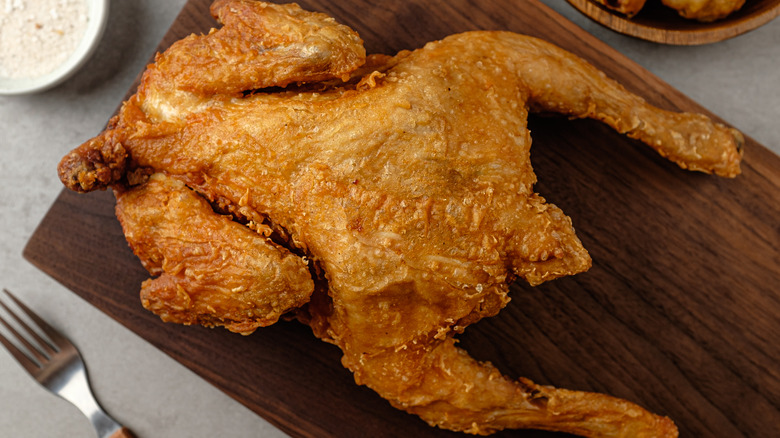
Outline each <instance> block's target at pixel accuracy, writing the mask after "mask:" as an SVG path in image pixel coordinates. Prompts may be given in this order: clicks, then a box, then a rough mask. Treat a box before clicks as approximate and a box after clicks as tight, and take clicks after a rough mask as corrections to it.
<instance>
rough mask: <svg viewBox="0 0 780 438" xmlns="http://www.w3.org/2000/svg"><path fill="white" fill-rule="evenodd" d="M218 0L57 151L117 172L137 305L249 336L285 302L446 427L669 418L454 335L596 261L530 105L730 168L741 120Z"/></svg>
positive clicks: (76, 183) (568, 66) (363, 373)
mask: <svg viewBox="0 0 780 438" xmlns="http://www.w3.org/2000/svg"><path fill="white" fill-rule="evenodd" d="M211 11H212V14H213V15H214V17H215V18H216V19H217V20H218V21H219V22H220V23H221V24H222V27H221V28H220V29H219V30H212V31H211V32H210V33H209V34H208V35H192V36H189V37H187V38H184V39H183V40H181V41H179V42H177V43H175V44H173V45H172V46H171V47H170V48H169V49H168V50H167V51H165V52H164V53H162V54H160V55H158V56H157V57H156V60H155V62H154V63H153V64H152V65H150V66H149V67H148V69H147V71H146V72H145V73H144V75H143V78H142V81H141V84H140V86H139V88H138V91H137V93H136V94H135V95H133V96H132V97H131V98H130V99H129V100H128V101H127V102H125V103H124V104H123V106H122V108H121V110H120V111H119V113H118V115H116V116H115V117H114V118H113V119H112V120H111V121H110V123H109V126H108V127H107V128H106V130H105V131H103V132H102V133H101V134H100V135H98V136H97V137H95V138H93V139H91V140H89V141H87V142H86V143H84V144H83V145H81V146H80V147H78V148H76V149H74V150H73V151H72V152H71V153H70V154H68V155H67V156H65V157H64V158H63V160H62V162H61V163H60V166H59V174H60V177H61V179H62V181H63V183H64V184H65V185H66V186H67V187H69V188H71V189H73V190H76V191H79V192H86V191H90V190H95V189H103V188H106V187H112V188H113V190H114V192H115V194H116V197H117V208H116V213H117V216H118V217H119V220H120V221H121V224H122V227H123V230H124V233H125V235H126V237H127V240H128V242H129V244H130V246H131V247H132V249H133V251H134V252H135V254H136V255H137V256H138V257H139V258H140V259H141V261H142V262H143V264H144V266H145V267H146V268H147V269H148V270H149V272H150V273H151V274H152V275H153V276H155V277H156V278H154V279H150V280H147V281H146V282H145V283H144V284H143V285H142V288H141V298H142V303H143V305H144V306H145V307H146V308H148V309H150V310H151V311H153V312H154V313H156V314H158V315H160V317H161V318H162V319H163V320H165V321H173V322H179V323H184V324H193V323H199V324H203V325H207V326H215V325H222V326H225V327H227V328H228V329H229V330H232V331H235V332H238V333H243V334H249V333H251V332H252V331H253V330H255V329H256V328H258V327H261V326H266V325H269V324H272V323H273V322H275V321H276V320H278V319H279V317H280V316H281V315H283V314H285V313H290V314H292V315H295V317H297V318H298V319H299V320H300V321H303V322H305V323H307V324H308V325H309V326H311V328H312V330H313V332H314V334H315V335H316V336H317V337H319V338H321V339H323V340H325V341H327V342H331V343H333V344H335V345H337V346H338V347H339V348H340V349H341V350H342V351H343V359H342V362H343V365H344V366H345V367H347V368H348V369H350V370H351V371H352V372H353V373H354V377H355V380H356V381H357V382H358V383H359V384H364V385H367V386H369V387H371V388H372V389H373V390H375V391H376V392H378V393H379V394H380V395H381V396H382V397H384V398H386V399H387V400H389V401H390V403H391V404H392V405H393V406H395V407H397V408H399V409H403V410H405V411H407V412H410V413H413V414H416V415H419V416H420V417H421V418H422V419H424V420H425V421H427V422H428V423H429V424H431V425H436V426H439V427H442V428H446V429H451V430H455V431H464V432H469V433H473V434H489V433H491V432H494V431H497V430H501V429H504V428H538V429H547V430H555V431H565V432H570V433H574V434H579V435H583V436H594V437H595V436H622V437H661V436H663V437H672V436H676V435H677V430H676V427H675V426H674V424H673V423H672V421H671V420H669V419H668V418H665V417H662V416H658V415H655V414H652V413H650V412H648V411H646V410H645V409H643V408H641V407H639V406H637V405H635V404H633V403H631V402H628V401H624V400H620V399H617V398H614V397H611V396H608V395H602V394H595V393H588V392H579V391H570V390H565V389H556V388H553V387H550V386H542V385H538V384H535V383H533V382H531V381H529V380H527V379H522V378H521V379H519V380H511V379H509V378H507V377H505V376H503V375H502V374H501V373H500V372H499V371H498V370H497V369H496V368H495V367H493V366H492V365H491V364H489V363H481V362H478V361H476V360H474V359H473V358H471V357H470V356H469V355H468V354H467V353H466V352H465V351H463V350H462V349H459V348H458V347H457V346H456V340H455V336H456V335H457V334H459V333H461V332H463V330H464V329H465V328H466V327H467V326H468V325H470V324H472V323H474V322H477V321H479V320H480V319H481V318H484V317H489V316H492V315H495V314H496V313H497V312H499V311H500V310H501V309H502V308H503V307H504V306H505V305H506V304H507V303H508V301H509V297H508V290H509V289H508V283H509V282H511V281H513V280H514V279H516V278H519V279H522V280H524V281H527V282H528V283H530V284H532V285H537V284H540V283H542V282H545V281H548V280H552V279H554V278H558V277H562V276H567V275H572V274H576V273H579V272H583V271H585V270H587V269H588V268H589V267H590V265H591V260H590V257H589V255H588V253H587V251H586V250H585V249H584V248H583V246H582V244H581V243H580V240H579V239H578V238H577V236H576V235H575V233H574V229H573V227H572V222H571V220H570V219H569V218H568V217H567V216H566V215H565V214H564V213H563V212H562V211H561V210H560V209H559V208H557V207H556V206H554V205H552V204H550V203H547V202H545V200H544V198H542V197H541V196H540V195H539V194H537V193H535V192H534V190H533V185H534V183H535V181H536V177H535V175H534V172H533V169H532V168H531V163H530V160H529V151H530V146H531V138H530V134H529V131H528V129H527V126H526V119H527V116H528V112H529V111H544V112H558V113H563V114H565V115H567V116H570V117H590V118H595V119H598V120H601V121H603V122H604V123H606V124H608V125H609V126H611V127H613V128H614V129H616V130H617V131H619V132H621V133H625V134H627V135H629V136H631V137H633V138H637V139H640V140H642V141H643V142H645V143H647V144H648V145H650V146H651V147H653V148H654V149H656V150H657V151H658V152H659V153H660V154H661V155H663V156H665V157H667V158H668V159H670V160H672V161H674V162H676V163H678V164H679V165H680V166H681V167H683V168H687V169H692V170H699V171H703V172H709V173H716V174H718V175H722V176H727V177H733V176H735V175H737V174H738V173H739V171H740V170H739V162H740V158H741V144H742V137H741V135H740V134H739V132H737V131H735V130H733V129H729V128H726V127H724V126H722V125H719V124H715V123H713V122H712V121H710V120H709V119H708V118H707V117H705V116H702V115H697V114H688V113H672V112H668V111H663V110H660V109H658V108H654V107H652V106H650V105H648V104H647V103H646V102H645V101H643V100H642V99H641V98H640V97H638V96H635V95H633V94H630V93H628V92H627V91H626V90H625V89H623V88H622V87H621V86H620V85H618V84H617V83H615V82H614V81H612V80H610V79H608V78H607V77H605V75H604V74H602V73H601V72H599V71H598V70H596V69H595V68H594V67H592V66H591V65H589V64H587V63H586V62H585V61H583V60H581V59H579V58H577V57H575V56H574V55H572V54H570V53H568V52H566V51H564V50H562V49H560V48H558V47H556V46H554V45H552V44H549V43H546V42H544V41H541V40H538V39H534V38H531V37H527V36H522V35H518V34H515V33H510V32H469V33H464V34H458V35H452V36H450V37H447V38H445V39H443V40H441V41H437V42H432V43H429V44H427V45H426V46H425V47H423V48H421V49H418V50H415V51H403V52H400V53H398V54H397V55H395V56H387V55H370V56H366V54H365V51H364V49H363V45H362V41H361V39H360V38H359V36H358V35H357V34H356V33H355V32H354V31H352V30H351V29H349V28H348V27H346V26H343V25H340V24H338V23H336V22H335V21H334V20H333V19H332V18H330V17H328V16H326V15H324V14H320V13H312V12H307V11H304V10H302V9H301V8H299V7H298V6H297V5H294V4H290V5H276V4H270V3H262V2H255V1H249V0H220V1H216V2H215V3H214V4H213V5H212V7H211ZM313 280H317V281H313ZM321 284H326V286H322V287H321V286H318V285H321Z"/></svg>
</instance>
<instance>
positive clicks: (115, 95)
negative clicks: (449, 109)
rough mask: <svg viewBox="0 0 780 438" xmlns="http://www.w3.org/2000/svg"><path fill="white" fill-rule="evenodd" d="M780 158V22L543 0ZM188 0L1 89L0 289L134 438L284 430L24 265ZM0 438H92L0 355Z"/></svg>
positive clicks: (122, 22)
mask: <svg viewBox="0 0 780 438" xmlns="http://www.w3.org/2000/svg"><path fill="white" fill-rule="evenodd" d="M543 2H544V3H546V4H548V5H549V6H551V7H552V8H553V9H555V10H556V11H558V12H560V13H561V14H563V15H564V16H566V17H567V18H569V19H570V20H572V21H574V22H575V23H576V24H578V25H580V26H581V27H583V28H584V29H585V30H587V31H588V32H590V33H592V34H594V35H595V36H596V37H597V38H599V39H601V40H603V41H605V42H606V43H607V44H609V45H611V46H613V47H614V48H616V49H617V50H619V51H620V52H622V53H624V54H625V55H627V56H628V57H629V58H631V59H633V60H634V61H636V62H637V63H639V64H640V65H642V66H643V67H645V68H647V69H648V70H650V71H651V72H653V73H654V74H656V75H657V76H659V77H660V78H661V79H663V80H665V81H666V82H668V83H669V84H671V85H672V86H674V87H675V88H678V89H679V90H681V91H682V92H683V93H685V94H687V95H688V96H689V97H691V98H692V99H693V100H695V101H697V102H698V103H700V104H701V105H703V106H704V107H706V108H708V109H709V110H710V111H712V112H713V113H715V114H717V115H718V116H720V117H721V118H723V119H724V120H726V121H727V122H729V123H730V124H732V125H734V126H735V127H737V128H739V129H741V130H742V131H743V132H745V133H746V134H747V135H749V136H751V137H753V138H754V139H756V140H757V141H758V142H759V143H761V144H763V145H764V146H766V147H768V148H769V149H771V150H773V151H774V152H775V153H777V154H780V128H778V126H779V125H778V120H780V73H779V72H780V20H775V21H773V22H770V23H769V24H767V25H765V26H764V27H762V28H760V29H758V30H755V31H753V32H750V33H747V34H745V35H742V36H739V37H736V38H734V39H731V40H728V41H724V42H721V43H717V44H711V45H706V46H695V47H675V46H665V45H659V44H655V43H649V42H645V41H640V40H637V39H633V38H630V37H626V36H622V35H619V34H617V33H614V32H612V31H610V30H608V29H605V28H602V27H601V26H599V25H597V24H595V23H593V22H591V21H590V20H589V19H587V18H585V17H583V16H581V15H580V14H579V13H578V12H576V11H575V10H574V9H573V8H572V7H571V6H569V5H568V3H566V2H565V1H563V0H543ZM184 3H185V1H184V0H166V1H164V2H160V1H152V0H135V1H132V2H131V1H115V2H112V4H111V8H112V9H111V16H110V21H109V27H108V31H107V33H106V35H105V36H104V38H103V41H102V43H101V45H100V47H99V49H98V50H97V52H96V53H95V54H94V56H93V57H92V59H91V60H90V62H89V63H88V64H87V65H86V66H85V67H84V68H83V69H82V70H81V71H79V72H78V73H77V74H76V75H75V76H74V77H72V78H71V79H70V80H68V81H67V82H65V83H64V84H62V85H60V86H59V87H57V88H54V89H52V90H50V91H47V92H44V93H42V94H37V95H32V96H16V97H0V153H2V158H0V286H2V287H5V288H8V289H10V290H12V291H14V292H15V293H16V294H17V296H19V297H21V298H22V299H24V300H25V301H26V302H27V303H28V304H30V305H31V307H33V308H34V309H36V310H38V311H39V313H41V314H42V315H43V316H45V317H46V318H47V319H49V320H51V321H52V323H53V325H55V326H57V327H59V328H61V329H62V330H63V331H65V332H66V333H67V335H68V336H70V337H71V338H72V339H74V340H75V342H76V343H77V344H78V346H79V348H80V349H81V351H82V353H83V354H84V356H85V357H86V360H87V363H88V366H89V370H90V377H91V379H92V382H93V387H94V390H95V392H96V394H97V396H98V398H99V399H100V401H101V403H102V404H103V406H104V407H105V408H106V409H107V410H108V411H109V412H111V413H113V414H114V415H115V416H116V417H117V418H118V419H119V420H120V421H122V422H123V423H125V424H126V425H127V426H129V427H130V428H132V429H133V430H134V431H135V432H136V434H137V435H138V437H139V438H143V437H188V438H190V437H192V438H198V437H204V438H205V437H214V436H224V437H238V436H253V437H254V436H262V437H274V436H284V434H283V433H281V432H279V431H278V430H276V429H275V428H274V427H273V426H271V425H270V424H268V423H267V422H265V421H264V420H263V419H261V418H259V417H258V416H257V415H255V414H254V413H252V412H250V411H249V410H248V409H246V408H244V407H243V406H241V405H240V404H238V403H237V402H235V401H233V400H232V399H230V398H228V397H227V396H225V395H224V394H222V393H221V392H219V391H218V390H216V389H214V388H213V387H212V386H211V385H209V384H207V383H206V382H205V381H203V380H201V379H200V378H199V377H197V376H195V375H194V374H193V373H192V372H190V371H189V370H187V369H186V368H184V367H183V366H181V365H179V364H178V363H176V362H174V361H173V360H172V359H170V358H169V357H167V356H166V355H164V354H163V353H161V352H159V351H158V350H156V349H155V348H153V347H152V346H151V345H150V344H148V343H147V342H146V341H144V340H142V339H140V338H139V337H137V336H136V335H134V334H132V333H131V332H129V331H128V330H127V329H125V328H124V327H122V326H120V325H119V324H118V323H116V322H114V321H113V320H111V319H110V318H109V317H107V316H105V315H104V314H103V313H101V312H100V311H98V310H97V309H95V308H94V307H92V306H90V305H89V304H87V303H86V302H84V301H82V300H81V298H79V297H77V296H76V295H74V294H72V293H68V291H66V290H64V288H63V287H62V286H61V285H59V284H58V283H56V282H54V281H53V280H51V279H50V278H49V277H47V276H46V275H45V274H43V273H41V272H40V271H38V270H37V269H36V268H34V267H32V266H31V265H30V264H29V263H28V262H26V261H25V260H24V259H23V258H22V250H23V248H24V245H25V244H26V242H27V240H28V238H29V237H30V235H31V234H32V233H33V231H34V230H35V227H36V226H37V224H38V223H39V222H40V220H41V218H42V217H43V216H44V215H45V213H46V211H47V210H48V208H49V206H50V205H51V204H52V203H53V202H54V200H55V198H56V197H57V195H58V193H59V192H60V190H61V185H60V182H59V180H58V179H57V175H56V171H55V169H56V164H57V162H58V161H59V159H60V157H61V156H62V155H63V154H65V153H66V152H67V151H69V150H70V149H71V148H73V147H74V146H76V145H78V144H79V143H81V142H83V141H84V140H86V139H88V138H90V137H91V136H93V135H95V134H96V133H97V132H99V131H100V130H101V129H102V128H103V126H104V124H105V123H106V121H107V117H108V115H109V114H111V113H112V112H113V111H114V109H115V108H116V107H117V105H118V103H119V102H120V100H121V98H122V97H123V95H124V94H125V92H126V91H127V89H128V88H129V87H130V85H131V83H132V82H133V80H134V78H135V76H136V75H137V74H138V72H139V71H140V70H141V69H142V68H143V67H144V65H145V63H146V61H147V60H148V59H149V57H150V56H151V55H152V54H153V51H154V48H155V46H156V45H157V43H158V41H159V40H160V38H161V37H162V35H163V34H164V32H165V30H166V29H167V28H168V26H170V24H171V23H172V22H173V20H174V19H175V17H176V14H177V13H178V11H179V10H180V8H181V7H182V6H183V5H184ZM0 388H2V389H0V437H2V438H5V437H9V438H10V437H52V436H55V437H92V436H94V434H93V432H92V429H91V427H90V425H89V423H88V422H87V420H86V419H85V418H83V417H82V416H81V414H80V413H79V412H78V411H77V410H76V408H74V407H73V406H71V405H69V404H68V403H66V402H64V401H62V400H60V399H59V398H56V397H54V396H51V395H50V394H49V393H47V392H46V391H45V390H43V389H41V388H40V387H39V386H37V385H36V384H35V383H34V382H33V381H32V380H31V379H30V378H29V377H28V376H27V374H26V373H25V372H24V371H23V370H22V369H21V367H19V366H18V365H17V364H16V363H15V362H14V360H13V359H12V358H11V356H10V355H8V354H7V353H6V352H4V351H0Z"/></svg>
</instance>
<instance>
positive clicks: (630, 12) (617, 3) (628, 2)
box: [593, 0, 647, 17]
mask: <svg viewBox="0 0 780 438" xmlns="http://www.w3.org/2000/svg"><path fill="white" fill-rule="evenodd" d="M593 1H595V2H596V3H598V4H601V5H604V6H606V7H608V8H610V9H612V10H615V11H617V12H620V13H621V14H625V15H627V16H629V17H633V16H634V15H636V14H638V13H639V11H641V10H642V8H643V7H644V6H645V2H646V1H647V0H593Z"/></svg>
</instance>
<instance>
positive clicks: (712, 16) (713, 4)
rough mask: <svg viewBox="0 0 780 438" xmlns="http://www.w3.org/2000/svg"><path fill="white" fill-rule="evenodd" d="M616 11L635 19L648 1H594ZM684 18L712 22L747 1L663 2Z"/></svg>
mask: <svg viewBox="0 0 780 438" xmlns="http://www.w3.org/2000/svg"><path fill="white" fill-rule="evenodd" d="M593 1H595V2H596V3H599V4H601V5H604V6H605V7H607V8H609V9H612V10H614V11H617V12H620V13H621V14H625V15H626V16H628V17H629V18H630V17H633V16H634V15H636V14H638V13H639V12H640V11H641V10H642V8H643V7H644V6H645V3H646V1H647V0H593ZM661 1H662V2H663V4H664V5H666V6H668V7H670V8H672V9H674V10H676V11H677V13H678V14H680V16H681V17H683V18H689V19H692V20H698V21H702V22H711V21H715V20H720V19H721V18H725V17H727V16H729V15H731V14H732V13H733V12H736V11H738V10H739V9H740V8H741V7H742V5H744V4H745V0H661Z"/></svg>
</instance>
